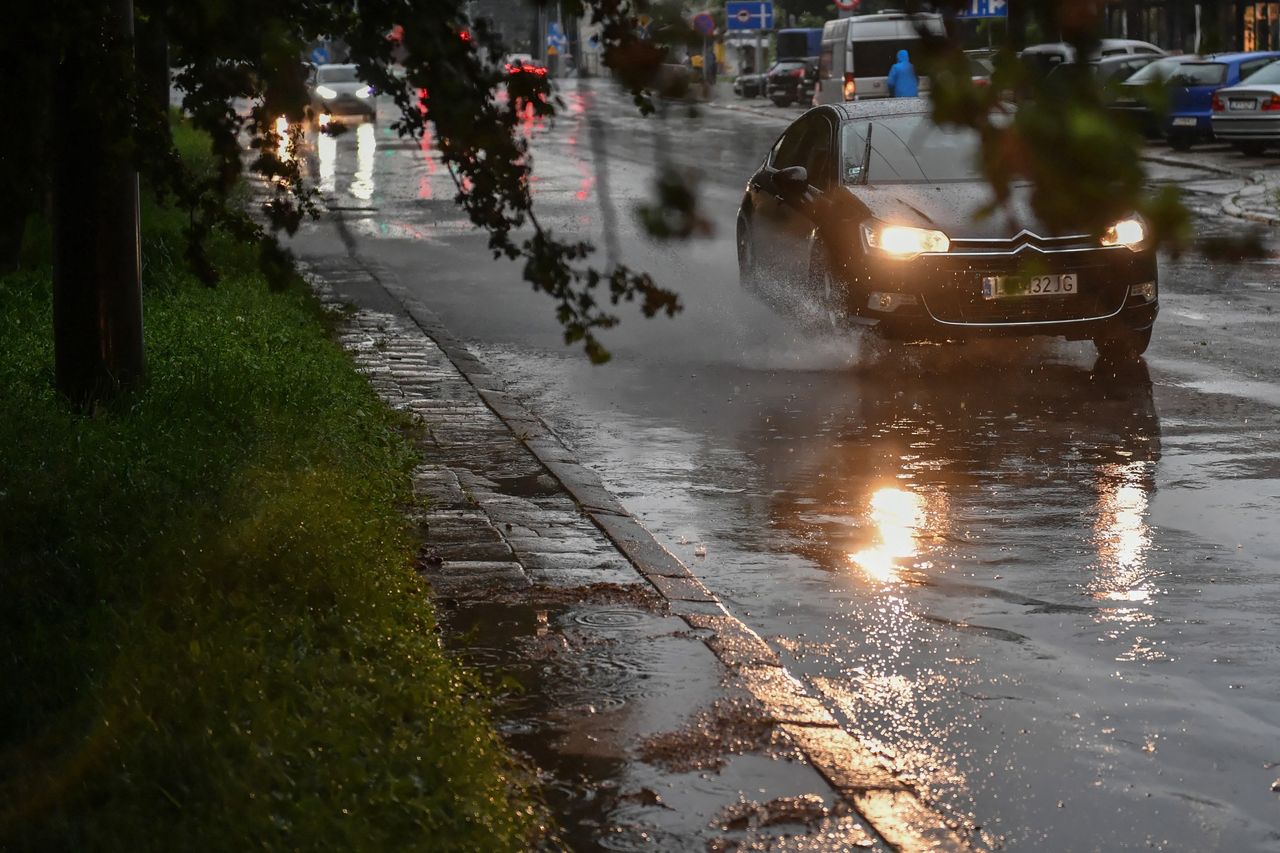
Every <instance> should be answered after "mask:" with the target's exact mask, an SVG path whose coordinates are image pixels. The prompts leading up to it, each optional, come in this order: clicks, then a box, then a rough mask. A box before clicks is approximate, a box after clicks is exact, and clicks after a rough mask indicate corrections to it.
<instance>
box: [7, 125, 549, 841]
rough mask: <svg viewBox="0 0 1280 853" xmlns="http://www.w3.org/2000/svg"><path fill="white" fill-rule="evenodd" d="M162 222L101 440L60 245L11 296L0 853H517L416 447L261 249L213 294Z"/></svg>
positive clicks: (232, 250) (523, 809) (524, 824)
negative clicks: (452, 642)
mask: <svg viewBox="0 0 1280 853" xmlns="http://www.w3.org/2000/svg"><path fill="white" fill-rule="evenodd" d="M184 145H186V146H187V147H188V148H192V147H193V144H192V142H191V140H190V139H189V138H188V139H184ZM143 219H144V231H145V237H144V256H145V262H146V273H145V283H146V328H147V346H148V370H149V377H148V382H147V384H146V387H145V388H144V389H143V390H142V391H140V392H139V393H137V394H135V395H133V396H131V397H129V398H128V399H124V400H121V401H119V402H118V403H115V404H113V405H111V406H109V407H107V408H106V409H104V410H101V411H99V412H98V413H97V414H96V415H94V416H93V417H90V418H85V417H80V416H76V415H73V414H71V413H70V412H69V411H68V409H67V407H66V406H65V405H64V404H63V403H62V402H61V401H60V400H59V399H58V398H57V397H56V395H55V394H54V392H53V390H52V367H51V365H52V363H53V353H52V346H51V336H50V331H49V329H50V322H51V308H50V284H49V270H48V267H47V265H41V264H40V263H39V262H40V260H41V256H42V254H43V253H44V251H45V250H46V245H47V241H46V240H44V239H43V236H42V233H41V231H40V229H39V228H36V229H34V232H33V235H32V239H31V240H30V246H29V247H28V248H29V253H28V256H27V260H28V262H29V263H30V262H32V261H35V262H36V263H35V265H34V266H32V267H29V268H28V269H27V271H25V272H22V273H19V274H16V275H12V276H9V277H7V278H3V279H0V411H3V412H4V416H3V417H2V418H0V685H3V688H0V690H2V695H3V698H0V849H40V850H49V849H68V850H69V849H77V850H78V849H106V850H130V851H132V850H173V849H218V850H247V849H252V848H258V849H263V848H267V849H281V848H289V849H319V848H335V849H401V848H420V849H431V850H451V849H456V850H504V849H505V850H519V849H526V848H527V847H528V846H529V844H530V839H531V838H532V837H533V834H534V833H535V832H536V827H537V825H538V824H539V823H540V821H541V818H542V815H541V812H540V811H539V810H538V809H537V808H536V807H535V806H533V804H532V802H533V801H532V799H531V797H530V790H529V788H528V787H527V786H526V783H525V782H523V781H522V780H523V779H524V776H523V775H522V773H521V771H520V770H519V769H518V768H517V767H516V766H515V765H514V764H513V762H512V761H511V759H510V758H509V756H508V755H507V754H506V753H505V751H504V750H503V748H502V746H501V743H500V741H499V740H498V739H497V738H496V736H495V734H494V733H493V731H492V728H491V726H490V724H489V722H488V719H487V717H486V714H485V710H484V706H483V702H477V701H476V696H477V695H478V693H479V689H478V688H477V686H476V683H475V682H474V681H473V680H472V679H471V678H470V677H469V676H468V675H466V674H465V673H463V672H461V671H460V670H459V669H458V668H457V667H456V666H455V665H454V664H452V663H451V662H449V661H447V660H446V659H445V658H444V657H443V655H442V653H441V650H440V647H439V644H438V642H437V638H436V636H435V634H434V628H433V618H432V613H431V610H430V607H429V604H428V603H427V598H426V590H425V589H424V585H423V584H422V583H421V582H420V581H419V580H418V579H417V577H416V575H415V574H414V572H413V571H412V569H411V566H410V558H411V556H412V554H413V551H414V543H413V541H412V538H411V535H410V531H409V530H408V529H407V526H406V524H405V522H404V520H403V517H402V515H401V514H400V512H399V511H398V508H399V507H401V506H403V505H404V504H405V503H406V502H408V501H409V500H411V494H410V491H409V477H408V473H409V471H410V469H411V467H412V465H413V461H414V457H413V454H412V452H411V449H410V446H409V444H408V442H407V441H406V440H405V439H404V438H403V437H402V435H401V433H400V431H399V428H400V427H402V426H403V424H400V423H398V422H397V420H396V418H395V416H394V415H392V414H391V413H390V412H389V411H388V410H387V409H386V408H384V407H383V406H382V405H381V404H380V403H379V402H378V400H377V399H376V398H375V396H374V395H373V394H372V392H371V391H370V389H369V387H368V385H367V383H366V382H365V381H364V380H363V379H362V378H361V377H360V376H359V375H358V374H357V373H356V372H355V370H354V369H353V367H352V364H351V362H350V360H349V359H348V357H347V356H346V355H345V354H344V353H343V352H342V351H341V349H340V348H338V347H337V346H336V345H335V344H333V343H332V342H331V340H330V338H329V336H328V334H327V331H326V327H325V324H324V321H323V319H322V317H321V314H320V312H319V310H318V308H317V306H316V305H315V303H314V302H313V300H312V299H311V298H310V297H309V296H307V295H306V294H305V293H304V292H302V290H301V289H300V288H295V289H294V290H293V291H291V292H285V293H270V292H268V289H267V287H266V285H265V283H264V282H263V281H262V280H261V279H260V277H259V275H258V274H257V273H256V272H255V270H254V252H253V251H252V250H250V249H248V248H245V247H240V246H237V245H234V244H232V243H231V242H229V241H228V240H226V239H218V240H216V241H215V243H214V245H213V247H212V257H213V258H214V259H215V261H216V262H217V263H218V264H219V266H220V268H221V269H222V270H223V271H224V273H226V277H225V279H224V281H223V283H222V284H221V285H220V286H219V287H217V288H215V289H207V288H204V287H202V286H200V285H199V284H196V283H195V282H194V281H193V280H191V279H190V277H189V276H188V275H187V273H186V271H185V269H184V268H183V264H182V260H181V259H182V244H181V238H180V230H181V224H182V219H181V216H180V215H178V214H177V213H175V212H173V211H170V210H165V209H162V208H160V207H158V206H157V205H156V204H154V203H148V204H147V205H146V206H145V207H144V216H143Z"/></svg>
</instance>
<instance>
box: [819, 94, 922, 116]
mask: <svg viewBox="0 0 1280 853" xmlns="http://www.w3.org/2000/svg"><path fill="white" fill-rule="evenodd" d="M821 109H830V110H831V112H834V113H835V114H836V118H837V120H839V121H842V122H844V121H861V120H862V119H868V118H887V117H890V116H906V115H917V114H920V115H929V114H930V112H931V108H930V106H929V101H928V100H927V99H925V98H875V99H872V100H869V101H849V102H847V103H840V104H829V105H827V106H826V107H815V108H814V110H821ZM814 110H811V111H810V112H813V111H814Z"/></svg>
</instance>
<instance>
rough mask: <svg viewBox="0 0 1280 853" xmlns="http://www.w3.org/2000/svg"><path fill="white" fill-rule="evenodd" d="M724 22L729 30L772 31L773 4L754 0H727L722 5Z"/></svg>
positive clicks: (768, 1) (767, 1)
mask: <svg viewBox="0 0 1280 853" xmlns="http://www.w3.org/2000/svg"><path fill="white" fill-rule="evenodd" d="M724 20H725V23H726V24H727V25H728V29H730V30H771V29H773V2H772V0H765V2H763V3H758V2H754V0H729V2H728V3H726V4H725V5H724Z"/></svg>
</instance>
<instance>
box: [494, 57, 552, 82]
mask: <svg viewBox="0 0 1280 853" xmlns="http://www.w3.org/2000/svg"><path fill="white" fill-rule="evenodd" d="M502 68H503V70H504V71H506V72H507V73H508V74H535V75H537V76H539V77H546V76H547V66H546V64H545V63H543V62H540V61H539V60H537V59H534V58H533V57H532V56H531V55H529V54H527V53H508V54H507V55H506V56H505V57H503V60H502Z"/></svg>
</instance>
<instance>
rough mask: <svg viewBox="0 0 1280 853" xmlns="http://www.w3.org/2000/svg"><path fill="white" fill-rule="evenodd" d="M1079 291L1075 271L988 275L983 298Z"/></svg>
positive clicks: (983, 281) (984, 277) (1055, 294)
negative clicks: (1050, 273)
mask: <svg viewBox="0 0 1280 853" xmlns="http://www.w3.org/2000/svg"><path fill="white" fill-rule="evenodd" d="M1073 293H1079V282H1078V279H1077V277H1076V274H1075V273H1073V272H1069V273H1061V274H1054V275H1031V276H1021V275H988V276H983V277H982V298H983V299H1006V298H1009V297H1014V296H1068V295H1070V294H1073Z"/></svg>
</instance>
